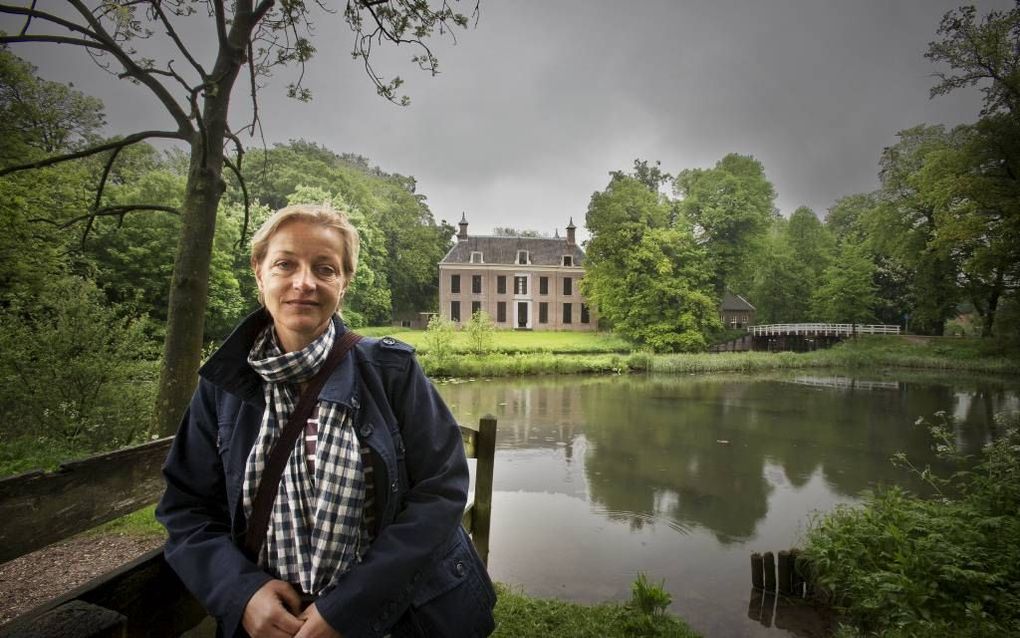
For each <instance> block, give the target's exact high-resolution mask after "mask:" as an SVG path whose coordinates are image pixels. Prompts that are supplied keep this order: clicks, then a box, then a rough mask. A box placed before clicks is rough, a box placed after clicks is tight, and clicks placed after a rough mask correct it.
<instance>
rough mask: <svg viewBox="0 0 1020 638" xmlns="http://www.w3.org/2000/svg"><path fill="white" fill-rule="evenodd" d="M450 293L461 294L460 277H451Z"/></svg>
mask: <svg viewBox="0 0 1020 638" xmlns="http://www.w3.org/2000/svg"><path fill="white" fill-rule="evenodd" d="M450 292H452V293H453V294H455V295H456V294H458V293H460V275H450Z"/></svg>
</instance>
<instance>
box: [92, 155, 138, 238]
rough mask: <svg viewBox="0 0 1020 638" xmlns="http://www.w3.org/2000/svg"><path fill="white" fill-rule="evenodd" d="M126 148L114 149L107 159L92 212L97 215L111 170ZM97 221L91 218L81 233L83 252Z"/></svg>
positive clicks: (93, 217) (93, 216)
mask: <svg viewBox="0 0 1020 638" xmlns="http://www.w3.org/2000/svg"><path fill="white" fill-rule="evenodd" d="M125 148H127V147H126V146H118V147H117V148H115V149H113V152H111V153H110V157H109V158H107V160H106V165H105V166H104V167H103V174H102V176H101V177H100V178H99V186H97V187H96V198H95V199H94V200H93V201H92V208H91V211H90V212H92V213H95V212H96V211H97V210H99V202H101V201H102V200H103V193H104V192H105V191H106V180H107V178H109V176H110V170H111V169H113V163H114V162H115V161H116V160H117V156H118V155H120V152H121V151H123V150H124V149H125ZM95 220H96V217H95V215H94V214H93V215H92V216H91V217H89V220H88V222H87V223H86V224H85V230H83V231H82V233H81V247H82V249H83V250H84V249H85V239H86V238H87V237H88V236H89V231H91V230H92V224H93V222H95ZM121 220H123V217H122V218H121Z"/></svg>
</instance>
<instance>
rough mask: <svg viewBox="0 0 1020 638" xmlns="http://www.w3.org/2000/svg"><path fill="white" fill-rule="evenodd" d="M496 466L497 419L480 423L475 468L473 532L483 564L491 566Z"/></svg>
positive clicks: (491, 418) (483, 418)
mask: <svg viewBox="0 0 1020 638" xmlns="http://www.w3.org/2000/svg"><path fill="white" fill-rule="evenodd" d="M495 464H496V417H494V416H492V415H491V414H487V415H485V416H483V417H482V418H481V420H480V421H479V422H478V464H477V466H476V467H475V470H476V472H475V504H474V507H473V510H474V513H473V518H472V526H471V532H472V536H473V538H474V542H475V548H476V549H477V550H478V555H479V556H481V558H482V562H484V563H485V564H486V565H488V564H489V528H490V524H491V520H492V476H493V472H494V470H495Z"/></svg>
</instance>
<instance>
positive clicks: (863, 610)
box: [805, 414, 1020, 636]
mask: <svg viewBox="0 0 1020 638" xmlns="http://www.w3.org/2000/svg"><path fill="white" fill-rule="evenodd" d="M996 424H997V429H998V430H999V438H997V439H996V440H995V441H993V442H992V443H990V444H988V446H986V448H985V450H984V451H983V453H982V455H981V458H980V459H979V460H978V461H977V463H976V465H974V466H973V467H971V468H970V469H966V467H967V466H966V465H964V466H963V467H964V468H965V469H963V470H962V471H959V472H956V473H954V474H953V475H951V476H949V477H934V476H933V475H932V474H931V470H930V469H928V468H924V469H923V470H916V471H918V472H919V473H921V475H922V477H923V478H926V479H928V480H929V481H931V482H932V483H933V484H935V485H936V486H938V487H939V490H940V492H941V496H940V497H939V498H938V499H935V500H925V499H921V498H917V497H914V496H910V495H908V494H906V493H904V492H903V491H902V490H899V489H889V490H883V491H880V492H878V493H876V494H873V495H871V496H870V497H869V498H868V499H867V501H866V502H865V504H864V505H863V506H861V507H847V506H844V507H839V508H837V509H836V510H835V511H834V512H832V513H830V514H828V515H825V516H824V517H822V518H820V519H818V520H817V521H815V523H814V524H813V526H812V528H811V529H810V531H809V532H808V536H807V547H806V549H805V556H806V557H807V559H808V561H809V563H810V565H811V569H812V570H813V574H814V579H815V581H816V583H818V584H819V585H821V586H823V587H824V588H826V589H827V590H828V591H829V592H830V593H831V595H832V596H833V598H834V600H835V601H836V603H837V604H839V605H840V606H841V607H842V608H843V609H845V611H846V612H847V614H848V617H849V619H850V620H851V621H852V622H853V623H854V624H855V625H856V626H857V627H858V628H859V629H860V630H861V631H864V632H872V631H884V630H887V629H888V630H890V631H891V635H902V636H908V635H909V636H936V635H939V636H942V635H953V636H991V635H1012V634H1015V633H1016V632H1018V631H1020V415H1017V414H1012V415H1005V414H1000V415H998V416H997V417H996ZM954 440H955V438H954V437H953V436H952V435H951V433H950V432H949V430H948V429H946V428H944V427H941V428H935V429H934V430H933V444H934V446H935V448H936V450H937V451H938V452H939V453H940V454H941V455H943V456H948V457H954V456H956V458H957V460H959V457H958V455H956V453H955V450H954V449H953V445H952V442H953V441H954ZM900 462H905V460H904V459H902V457H901V460H900ZM947 495H952V496H947Z"/></svg>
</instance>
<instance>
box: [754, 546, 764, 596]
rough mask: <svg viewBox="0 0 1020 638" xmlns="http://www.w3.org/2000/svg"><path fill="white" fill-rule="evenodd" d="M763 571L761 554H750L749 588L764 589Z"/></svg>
mask: <svg viewBox="0 0 1020 638" xmlns="http://www.w3.org/2000/svg"><path fill="white" fill-rule="evenodd" d="M764 570H765V567H764V565H763V563H762V557H761V554H759V553H758V552H755V553H753V554H751V586H752V587H754V588H755V589H764V588H765V582H764V580H763V578H764V573H765V572H764Z"/></svg>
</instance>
